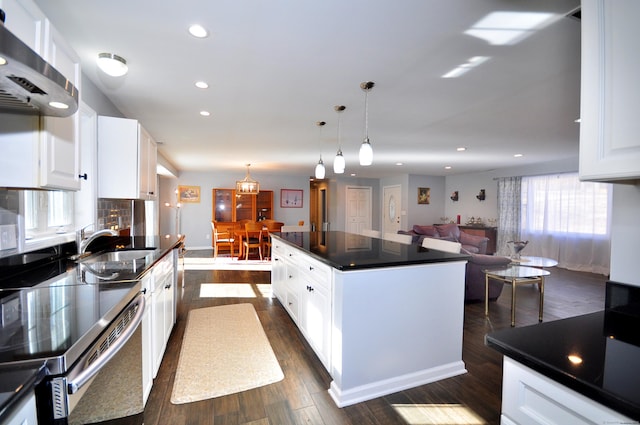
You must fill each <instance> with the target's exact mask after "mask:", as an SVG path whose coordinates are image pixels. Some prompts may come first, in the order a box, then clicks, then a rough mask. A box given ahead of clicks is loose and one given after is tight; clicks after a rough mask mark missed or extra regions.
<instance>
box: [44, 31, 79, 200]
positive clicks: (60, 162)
mask: <svg viewBox="0 0 640 425" xmlns="http://www.w3.org/2000/svg"><path fill="white" fill-rule="evenodd" d="M45 35H46V37H45V47H46V48H45V54H44V59H45V60H46V61H47V62H49V63H50V64H51V65H53V67H54V68H55V69H57V70H58V71H59V72H60V73H62V75H64V76H65V77H66V78H67V79H68V80H69V81H71V83H72V84H73V85H74V86H75V87H76V88H77V89H78V91H79V90H80V80H81V73H80V58H79V57H78V55H76V53H75V52H74V51H73V49H72V48H71V47H70V46H69V45H68V44H67V43H66V42H65V41H64V39H63V38H62V37H61V36H60V34H59V33H58V31H56V29H55V28H53V27H51V25H50V24H49V21H48V20H47V21H45ZM42 120H43V122H42V131H41V133H40V137H41V145H40V149H41V160H40V181H41V182H40V183H41V186H42V187H51V188H61V189H73V190H79V189H80V136H79V134H80V113H79V112H76V113H75V114H73V115H71V116H70V117H66V118H59V117H43V118H42Z"/></svg>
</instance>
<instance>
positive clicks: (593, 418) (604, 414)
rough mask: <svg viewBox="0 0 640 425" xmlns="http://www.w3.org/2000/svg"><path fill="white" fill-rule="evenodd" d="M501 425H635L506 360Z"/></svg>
mask: <svg viewBox="0 0 640 425" xmlns="http://www.w3.org/2000/svg"><path fill="white" fill-rule="evenodd" d="M500 423H501V424H503V425H530V424H545V425H552V424H557V425H565V424H572V425H581V424H585V425H587V424H588V425H595V424H614V423H615V424H623V423H636V422H635V421H632V420H631V419H629V418H627V417H625V416H623V415H621V414H619V413H617V412H616V411H614V410H612V409H609V408H608V407H605V406H603V405H601V404H599V403H596V402H594V401H593V400H591V399H589V398H588V397H585V396H583V395H582V394H579V393H577V392H576V391H573V390H571V389H569V388H567V387H565V386H564V385H562V384H559V383H558V382H556V381H554V380H552V379H550V378H547V377H546V376H544V375H542V374H540V373H538V372H536V371H534V370H532V369H530V368H528V367H526V366H524V365H522V364H520V363H518V362H516V361H515V360H513V359H510V358H508V357H505V358H504V366H503V383H502V416H501V421H500Z"/></svg>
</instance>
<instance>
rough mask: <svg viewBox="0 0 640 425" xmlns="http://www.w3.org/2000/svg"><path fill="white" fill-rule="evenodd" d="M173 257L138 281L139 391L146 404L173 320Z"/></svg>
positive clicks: (167, 258) (161, 261)
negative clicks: (141, 298) (141, 297)
mask: <svg viewBox="0 0 640 425" xmlns="http://www.w3.org/2000/svg"><path fill="white" fill-rule="evenodd" d="M174 273H175V269H174V266H173V256H172V255H166V256H165V257H164V258H163V259H161V260H160V261H159V262H158V263H156V264H155V265H154V266H153V268H152V269H151V270H149V271H148V272H147V273H146V274H145V276H144V277H143V278H142V282H141V283H142V289H143V290H145V291H146V292H145V301H146V304H147V306H146V311H145V313H144V316H143V318H142V388H143V402H144V403H145V404H146V402H147V399H148V398H149V394H150V393H151V387H152V386H153V380H154V378H155V377H156V376H157V374H158V369H159V368H160V364H161V363H162V357H163V356H164V352H165V349H166V347H167V341H168V340H169V336H170V335H171V330H172V329H173V324H174V321H175V296H174V288H173V285H174V279H175V276H174Z"/></svg>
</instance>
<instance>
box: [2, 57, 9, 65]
mask: <svg viewBox="0 0 640 425" xmlns="http://www.w3.org/2000/svg"><path fill="white" fill-rule="evenodd" d="M6 64H7V60H6V59H5V58H3V57H2V56H0V65H6Z"/></svg>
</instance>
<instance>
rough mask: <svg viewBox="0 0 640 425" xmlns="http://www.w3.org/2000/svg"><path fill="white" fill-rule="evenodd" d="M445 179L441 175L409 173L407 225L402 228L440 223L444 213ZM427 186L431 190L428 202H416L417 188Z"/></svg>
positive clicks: (409, 228) (408, 228) (407, 228)
mask: <svg viewBox="0 0 640 425" xmlns="http://www.w3.org/2000/svg"><path fill="white" fill-rule="evenodd" d="M445 183H446V179H445V177H442V176H419V175H413V174H412V175H409V183H408V186H407V188H408V193H407V217H406V221H407V225H406V226H405V227H403V229H404V230H411V228H412V227H413V225H414V224H420V225H428V224H434V223H440V221H441V220H440V217H443V215H444V209H445V204H446V198H445ZM419 187H427V188H429V189H430V192H431V201H430V203H429V204H418V188H419Z"/></svg>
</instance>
